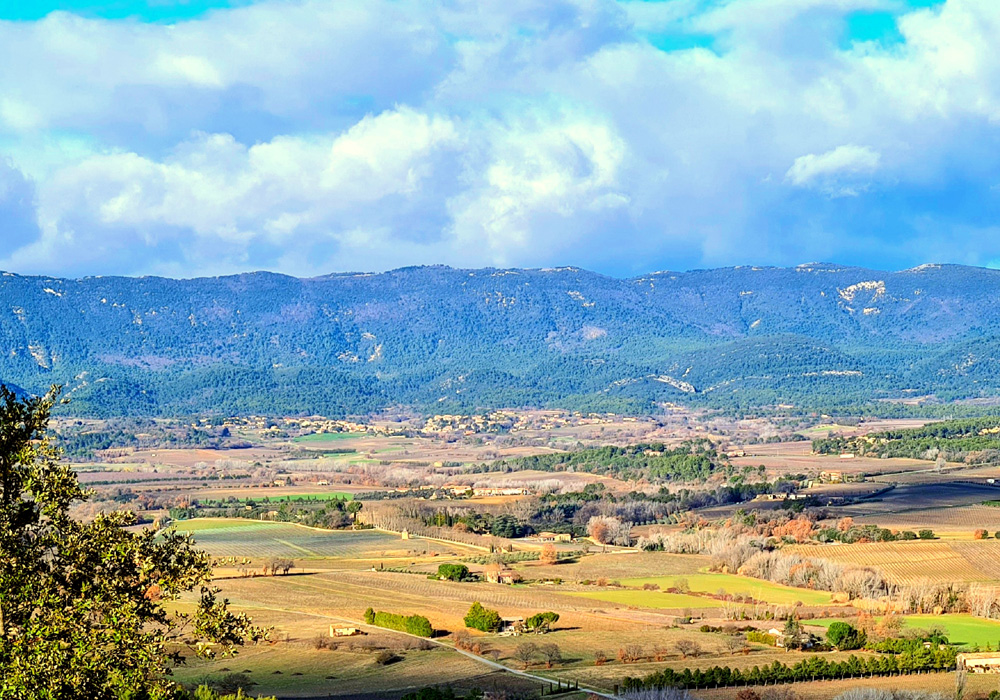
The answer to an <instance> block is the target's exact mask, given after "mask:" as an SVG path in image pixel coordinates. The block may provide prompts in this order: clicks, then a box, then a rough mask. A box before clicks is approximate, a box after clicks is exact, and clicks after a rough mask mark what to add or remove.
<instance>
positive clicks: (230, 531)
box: [175, 518, 464, 559]
mask: <svg viewBox="0 0 1000 700" xmlns="http://www.w3.org/2000/svg"><path fill="white" fill-rule="evenodd" d="M175 527H176V529H177V530H178V531H179V532H190V533H191V534H193V535H194V538H195V541H196V543H197V545H198V547H200V548H201V549H204V550H205V551H207V552H208V553H209V554H211V555H212V556H216V557H250V558H270V557H286V558H291V559H303V558H306V559H323V558H330V557H336V558H341V559H381V558H392V557H416V556H425V555H428V554H455V553H457V552H460V551H464V550H461V549H456V548H455V547H452V546H450V545H448V544H444V543H440V542H434V541H431V540H423V539H413V540H402V539H400V537H399V536H398V535H393V534H390V533H386V532H381V531H379V530H358V531H353V530H336V531H332V530H331V531H321V530H313V529H310V528H306V527H301V526H299V525H293V524H291V523H271V522H259V521H254V520H215V519H208V518H205V519H198V520H187V521H183V522H179V523H176V525H175Z"/></svg>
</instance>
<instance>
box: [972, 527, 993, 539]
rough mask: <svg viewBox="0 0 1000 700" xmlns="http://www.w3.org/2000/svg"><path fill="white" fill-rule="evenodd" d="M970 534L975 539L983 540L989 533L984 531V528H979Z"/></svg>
mask: <svg viewBox="0 0 1000 700" xmlns="http://www.w3.org/2000/svg"><path fill="white" fill-rule="evenodd" d="M972 536H973V537H974V538H975V539H977V540H985V539H986V538H987V537H988V536H989V533H988V532H986V530H984V529H983V528H979V529H978V530H976V531H975V532H974V533H972Z"/></svg>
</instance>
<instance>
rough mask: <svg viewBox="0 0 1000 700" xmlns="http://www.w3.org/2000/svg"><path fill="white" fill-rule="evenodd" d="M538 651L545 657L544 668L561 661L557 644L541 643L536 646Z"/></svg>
mask: <svg viewBox="0 0 1000 700" xmlns="http://www.w3.org/2000/svg"><path fill="white" fill-rule="evenodd" d="M538 651H539V653H541V655H542V658H543V659H545V668H552V664H557V663H559V662H560V661H562V650H561V649H560V648H559V645H558V644H543V645H541V646H540V647H538Z"/></svg>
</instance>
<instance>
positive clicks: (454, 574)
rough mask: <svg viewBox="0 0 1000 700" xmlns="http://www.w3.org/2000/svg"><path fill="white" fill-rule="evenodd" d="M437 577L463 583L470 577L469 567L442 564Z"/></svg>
mask: <svg viewBox="0 0 1000 700" xmlns="http://www.w3.org/2000/svg"><path fill="white" fill-rule="evenodd" d="M437 575H438V578H443V579H447V580H449V581H462V580H464V579H466V578H468V577H469V567H467V566H465V565H464V564H441V565H440V566H438V573H437Z"/></svg>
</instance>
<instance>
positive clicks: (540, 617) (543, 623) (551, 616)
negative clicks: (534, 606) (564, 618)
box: [524, 612, 559, 632]
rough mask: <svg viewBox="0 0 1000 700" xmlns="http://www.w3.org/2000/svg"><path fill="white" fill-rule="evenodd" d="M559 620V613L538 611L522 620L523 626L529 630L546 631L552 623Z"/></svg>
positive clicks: (550, 627)
mask: <svg viewBox="0 0 1000 700" xmlns="http://www.w3.org/2000/svg"><path fill="white" fill-rule="evenodd" d="M557 622H559V613H555V612H540V613H535V614H534V615H532V616H531V617H529V618H528V619H527V620H525V621H524V628H525V629H526V630H528V631H529V632H548V631H549V630H550V629H552V625H554V624H555V623H557Z"/></svg>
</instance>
